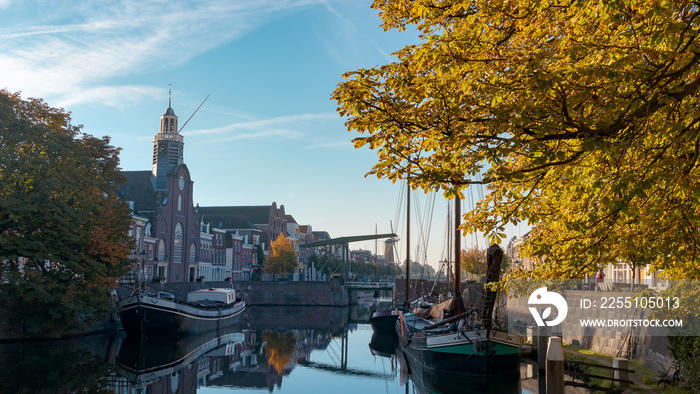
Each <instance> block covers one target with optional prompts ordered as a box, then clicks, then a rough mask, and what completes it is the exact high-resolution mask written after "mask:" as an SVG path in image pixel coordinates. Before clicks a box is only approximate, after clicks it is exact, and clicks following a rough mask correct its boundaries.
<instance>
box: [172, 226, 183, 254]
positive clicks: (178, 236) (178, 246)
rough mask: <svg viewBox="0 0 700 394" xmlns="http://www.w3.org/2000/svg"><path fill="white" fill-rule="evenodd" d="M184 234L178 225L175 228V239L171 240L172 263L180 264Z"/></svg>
mask: <svg viewBox="0 0 700 394" xmlns="http://www.w3.org/2000/svg"><path fill="white" fill-rule="evenodd" d="M184 238H185V234H184V232H183V231H182V224H180V223H178V224H177V225H176V226H175V239H174V240H173V263H175V264H180V263H182V248H183V247H184V245H183V241H184Z"/></svg>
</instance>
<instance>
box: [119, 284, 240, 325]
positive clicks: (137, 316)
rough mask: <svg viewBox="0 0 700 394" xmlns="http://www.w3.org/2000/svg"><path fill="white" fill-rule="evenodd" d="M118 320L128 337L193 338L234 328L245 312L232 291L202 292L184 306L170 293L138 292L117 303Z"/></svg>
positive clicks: (188, 296) (210, 290) (190, 294)
mask: <svg viewBox="0 0 700 394" xmlns="http://www.w3.org/2000/svg"><path fill="white" fill-rule="evenodd" d="M118 308H119V317H120V318H121V321H122V326H123V327H124V330H125V331H126V333H127V334H129V335H131V336H160V335H177V334H194V333H199V332H205V331H211V330H217V329H220V328H222V327H226V326H230V325H232V324H235V323H236V322H237V321H238V319H239V318H240V316H241V314H242V312H243V310H244V309H245V301H244V300H243V299H240V298H236V291H235V290H234V289H202V290H197V291H193V292H191V293H189V294H188V295H187V302H183V301H180V300H176V299H174V298H173V297H172V295H171V294H170V293H162V292H161V293H159V294H158V295H156V294H154V293H151V292H145V291H141V292H138V293H135V294H133V295H131V296H130V297H127V298H124V299H123V300H121V301H119V303H118Z"/></svg>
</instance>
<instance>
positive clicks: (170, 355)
mask: <svg viewBox="0 0 700 394" xmlns="http://www.w3.org/2000/svg"><path fill="white" fill-rule="evenodd" d="M244 340H245V337H244V334H243V333H242V332H241V331H240V329H239V328H238V327H237V326H233V327H228V328H227V329H225V330H222V331H209V332H206V333H202V334H195V335H186V336H181V337H153V338H139V337H135V336H129V335H127V336H126V338H125V339H124V342H123V343H122V345H121V348H120V349H119V355H118V356H117V362H116V367H117V372H118V373H119V375H121V376H123V377H124V378H126V379H127V380H129V381H130V382H131V383H133V384H137V385H138V384H151V383H153V382H155V381H157V380H158V379H160V378H161V377H165V376H171V375H174V374H175V373H177V372H178V371H180V370H182V369H183V368H184V367H185V366H187V365H189V364H191V363H193V362H194V361H195V360H196V359H197V358H199V357H202V356H204V355H206V356H209V357H213V356H230V355H232V354H234V352H235V347H236V346H237V345H242V344H243V342H244Z"/></svg>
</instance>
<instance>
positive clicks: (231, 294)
mask: <svg viewBox="0 0 700 394" xmlns="http://www.w3.org/2000/svg"><path fill="white" fill-rule="evenodd" d="M197 301H217V302H221V303H224V304H233V303H234V302H236V290H234V289H221V288H219V289H211V288H210V289H201V290H197V291H193V292H191V293H188V294H187V302H197Z"/></svg>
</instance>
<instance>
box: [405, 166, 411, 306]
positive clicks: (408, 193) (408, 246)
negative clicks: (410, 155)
mask: <svg viewBox="0 0 700 394" xmlns="http://www.w3.org/2000/svg"><path fill="white" fill-rule="evenodd" d="M410 176H411V172H410V171H409V172H408V175H407V176H406V301H409V299H410V298H409V297H410V295H409V294H410V289H411V279H410V278H411V183H410V182H409V177H410Z"/></svg>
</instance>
